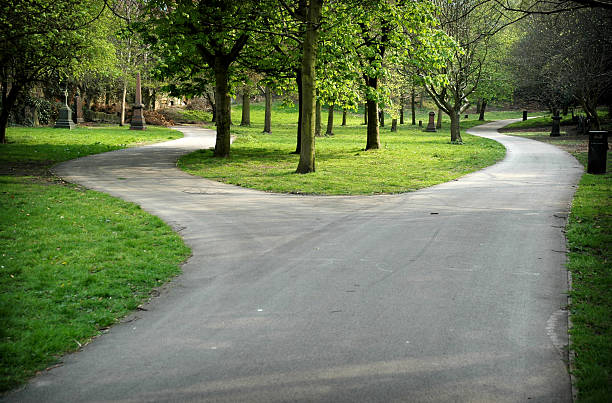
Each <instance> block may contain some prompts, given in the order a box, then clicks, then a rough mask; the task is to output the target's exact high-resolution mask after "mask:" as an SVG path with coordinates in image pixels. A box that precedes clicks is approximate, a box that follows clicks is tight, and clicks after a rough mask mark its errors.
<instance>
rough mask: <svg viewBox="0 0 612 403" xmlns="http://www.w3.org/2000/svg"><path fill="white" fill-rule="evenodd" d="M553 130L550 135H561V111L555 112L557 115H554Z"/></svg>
mask: <svg viewBox="0 0 612 403" xmlns="http://www.w3.org/2000/svg"><path fill="white" fill-rule="evenodd" d="M552 121H553V123H552V130H551V131H550V137H559V136H560V135H561V116H559V112H558V111H557V112H555V116H553V117H552Z"/></svg>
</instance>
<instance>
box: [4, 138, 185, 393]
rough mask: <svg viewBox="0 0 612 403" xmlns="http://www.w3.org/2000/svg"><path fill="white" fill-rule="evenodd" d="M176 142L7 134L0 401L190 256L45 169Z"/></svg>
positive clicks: (127, 212)
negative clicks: (102, 154) (93, 156)
mask: <svg viewBox="0 0 612 403" xmlns="http://www.w3.org/2000/svg"><path fill="white" fill-rule="evenodd" d="M177 137H180V133H177V132H173V131H171V130H167V129H162V128H149V130H147V131H144V132H136V131H130V130H128V129H124V128H118V127H114V128H111V127H109V128H79V129H76V130H73V131H68V130H59V129H48V128H41V129H32V128H9V131H8V135H7V138H8V141H9V144H2V145H0V155H1V156H0V170H1V172H2V173H3V174H2V175H0V251H1V252H0V391H7V390H10V389H11V388H14V387H16V386H18V385H20V384H21V383H23V382H24V381H25V380H27V379H28V378H29V377H31V376H32V375H34V374H35V373H36V371H39V370H42V369H44V368H46V367H48V366H49V365H52V364H54V363H56V362H57V361H58V358H59V357H60V356H61V355H62V354H64V353H67V352H70V351H74V350H77V349H78V348H79V347H80V346H81V345H84V344H86V343H88V341H89V340H90V339H91V338H92V337H94V336H96V335H97V334H99V333H100V332H101V331H102V330H103V329H105V328H106V327H108V326H110V325H111V324H113V323H115V322H117V321H118V320H119V319H120V318H121V317H123V316H125V315H126V314H127V313H129V312H130V311H131V310H133V309H135V308H136V307H137V306H138V305H139V304H140V303H142V302H143V301H145V300H146V299H147V298H148V297H149V295H150V293H151V291H152V290H153V289H154V287H156V286H159V285H160V284H162V283H164V282H166V281H167V280H168V279H169V278H171V277H172V276H174V275H176V274H178V272H179V269H180V268H179V264H180V263H181V262H182V261H183V260H184V259H185V258H186V257H187V256H188V254H189V250H188V248H187V247H186V246H185V245H184V244H183V242H182V240H181V239H180V238H179V237H178V235H176V234H175V233H174V232H172V230H171V229H170V228H169V227H168V226H167V225H166V224H164V223H163V222H162V221H161V220H159V219H158V218H156V217H154V216H151V215H150V214H148V213H146V212H144V211H142V210H141V209H140V208H139V207H138V206H136V205H134V204H131V203H126V202H123V201H121V200H118V199H115V198H112V197H110V196H107V195H104V194H102V193H98V192H94V191H89V190H85V189H84V188H82V187H80V186H76V185H70V184H66V183H64V182H62V181H60V180H58V179H57V178H53V177H51V176H49V174H48V170H49V168H50V166H51V165H52V164H53V163H55V162H60V161H64V160H69V159H72V158H75V157H78V156H83V155H87V154H94V153H97V152H101V151H107V150H111V149H117V148H124V147H127V146H129V145H134V144H142V143H149V142H156V141H162V140H165V139H169V138H177ZM7 174H8V175H7Z"/></svg>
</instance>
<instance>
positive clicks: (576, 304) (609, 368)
mask: <svg viewBox="0 0 612 403" xmlns="http://www.w3.org/2000/svg"><path fill="white" fill-rule="evenodd" d="M578 157H579V160H581V162H583V164H585V165H586V153H582V154H581V155H578ZM608 160H610V156H608ZM611 196H612V174H610V173H608V174H605V175H591V174H587V173H585V174H584V176H583V177H582V180H581V181H580V185H579V187H578V190H577V191H576V195H575V197H574V200H573V202H572V212H571V215H570V220H569V224H568V227H567V239H568V242H569V247H570V253H569V256H568V264H567V267H568V269H569V270H570V271H571V272H572V280H573V292H572V294H571V295H572V304H571V307H570V309H571V312H572V322H573V325H574V327H573V328H572V330H571V336H572V346H573V349H574V351H575V353H576V360H575V365H576V371H575V375H576V377H577V380H578V382H577V387H578V392H579V395H578V400H579V401H580V402H604V401H609V400H608V399H610V396H612V265H611V264H610V262H611V261H612V213H611V211H612V197H611Z"/></svg>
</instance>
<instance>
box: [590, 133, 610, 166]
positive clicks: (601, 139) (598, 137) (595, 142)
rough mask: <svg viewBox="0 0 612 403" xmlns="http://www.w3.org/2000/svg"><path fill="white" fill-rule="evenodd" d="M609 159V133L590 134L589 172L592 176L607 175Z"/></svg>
mask: <svg viewBox="0 0 612 403" xmlns="http://www.w3.org/2000/svg"><path fill="white" fill-rule="evenodd" d="M607 158H608V132H607V131H590V132H589V161H588V164H587V172H588V173H590V174H605V173H606V160H607Z"/></svg>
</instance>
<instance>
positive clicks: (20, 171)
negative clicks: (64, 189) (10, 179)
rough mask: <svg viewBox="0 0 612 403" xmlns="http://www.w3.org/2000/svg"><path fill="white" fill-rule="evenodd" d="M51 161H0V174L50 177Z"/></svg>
mask: <svg viewBox="0 0 612 403" xmlns="http://www.w3.org/2000/svg"><path fill="white" fill-rule="evenodd" d="M52 164H53V161H12V162H0V175H8V176H40V177H52V176H53V174H52V173H51V171H50V168H51V165H52Z"/></svg>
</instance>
